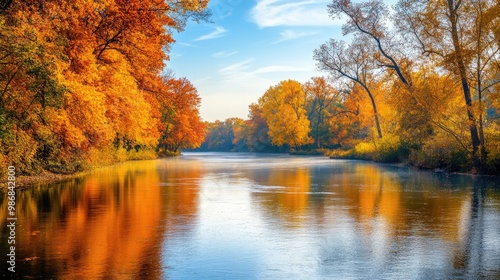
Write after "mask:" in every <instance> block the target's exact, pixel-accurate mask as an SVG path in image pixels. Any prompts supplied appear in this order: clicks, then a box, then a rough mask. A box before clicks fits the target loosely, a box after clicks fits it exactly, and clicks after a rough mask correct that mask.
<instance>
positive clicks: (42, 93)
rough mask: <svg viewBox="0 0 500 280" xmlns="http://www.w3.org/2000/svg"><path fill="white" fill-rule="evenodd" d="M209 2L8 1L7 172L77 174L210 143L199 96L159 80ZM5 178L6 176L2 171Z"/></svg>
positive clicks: (3, 113) (3, 89)
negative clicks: (180, 37) (178, 35)
mask: <svg viewBox="0 0 500 280" xmlns="http://www.w3.org/2000/svg"><path fill="white" fill-rule="evenodd" d="M207 2H208V1H203V0H200V1H175V2H173V1H164V0H145V1H139V0H129V1H122V0H110V1H93V0H90V1H89V0H76V1H62V0H28V1H8V2H6V5H5V6H4V7H2V10H1V13H0V166H3V167H5V166H7V165H14V166H15V167H16V169H17V170H19V171H20V172H21V173H24V174H33V173H38V172H41V171H43V170H49V171H52V172H58V173H73V172H77V171H80V170H83V169H85V168H86V167H88V166H92V165H100V164H104V163H112V162H116V161H122V160H127V159H136V158H150V157H155V156H156V151H155V150H156V149H158V144H161V145H160V147H159V148H160V149H161V150H162V151H163V150H165V149H172V151H173V152H176V151H177V150H178V149H179V148H185V147H196V146H199V145H200V144H201V142H202V141H203V135H204V131H205V129H204V124H203V123H201V121H200V118H199V114H198V107H199V103H200V100H199V97H198V95H197V92H196V89H195V88H194V87H193V86H192V85H191V83H189V81H187V80H185V79H173V78H169V77H166V76H165V75H162V70H163V69H164V67H165V61H166V60H168V50H169V46H170V45H171V44H172V43H173V42H174V40H173V38H172V31H173V30H178V31H180V30H182V29H183V27H184V25H185V22H186V20H188V19H189V18H193V19H195V20H201V19H204V18H206V17H207V16H208V13H207V10H206V5H207ZM3 167H2V170H6V168H3Z"/></svg>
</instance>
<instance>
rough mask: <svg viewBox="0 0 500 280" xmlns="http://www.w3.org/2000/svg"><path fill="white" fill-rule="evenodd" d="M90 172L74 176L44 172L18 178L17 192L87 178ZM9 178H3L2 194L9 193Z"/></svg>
mask: <svg viewBox="0 0 500 280" xmlns="http://www.w3.org/2000/svg"><path fill="white" fill-rule="evenodd" d="M89 172H90V171H86V172H79V173H74V174H56V173H51V172H43V173H41V174H39V175H31V176H26V175H23V176H16V180H15V182H16V190H25V189H28V188H30V187H33V186H38V185H45V184H51V183H56V182H60V181H64V180H70V179H75V178H79V177H82V176H85V175H87V174H88V173H89ZM7 190H8V189H7V178H2V181H0V193H6V192H7Z"/></svg>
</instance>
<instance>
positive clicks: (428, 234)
mask: <svg viewBox="0 0 500 280" xmlns="http://www.w3.org/2000/svg"><path fill="white" fill-rule="evenodd" d="M16 196H17V197H16V206H17V208H16V217H17V221H16V229H15V240H16V246H15V248H16V251H15V253H16V272H15V276H16V277H26V278H29V279H39V278H40V279H41V278H43V279H449V278H457V279H478V278H484V279H500V183H499V181H498V179H492V178H485V177H474V176H463V175H451V174H445V173H432V172H424V171H417V170H414V169H411V168H406V167H398V166H391V165H383V164H376V163H371V162H364V161H354V160H332V159H328V158H324V157H305V156H289V155H283V154H251V153H185V154H184V155H183V156H181V157H178V158H167V159H159V160H151V161H134V162H127V163H124V164H121V165H118V166H113V167H107V168H102V169H98V170H96V171H94V172H92V173H91V174H89V175H88V176H85V177H82V178H78V179H73V180H69V181H65V182H59V183H55V184H50V185H48V186H37V187H34V188H31V189H29V190H25V191H19V192H17V195H16ZM0 202H1V205H0V207H1V208H0V219H1V221H2V225H3V227H2V231H1V237H0V239H1V247H0V252H1V253H2V254H1V256H0V261H1V262H2V266H3V267H4V269H3V270H2V273H3V274H2V275H3V279H6V277H12V276H13V275H14V273H11V272H10V271H7V261H8V256H7V253H8V252H9V248H10V247H9V246H10V245H8V244H7V239H8V236H9V228H7V226H6V224H7V203H8V200H7V197H6V196H1V197H0Z"/></svg>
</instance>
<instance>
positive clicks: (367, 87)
mask: <svg viewBox="0 0 500 280" xmlns="http://www.w3.org/2000/svg"><path fill="white" fill-rule="evenodd" d="M372 54H373V51H372V50H371V48H370V44H367V42H366V40H363V38H362V37H356V38H355V39H354V41H353V42H352V43H351V44H350V45H348V46H346V43H345V42H344V41H337V40H335V39H330V41H329V42H328V43H325V44H323V45H321V46H320V48H319V49H316V50H315V51H314V59H315V60H316V61H317V66H318V68H319V69H320V70H324V71H328V72H329V73H330V74H331V75H332V76H333V78H334V79H339V78H346V79H349V80H351V81H352V82H355V83H357V84H358V85H360V86H361V87H362V88H363V89H364V91H365V92H366V94H368V96H369V98H370V101H371V106H372V109H373V119H374V122H375V127H376V129H377V135H378V137H379V138H382V129H381V127H380V118H379V112H378V110H377V102H376V101H375V96H374V94H373V92H372V90H371V86H372V85H371V84H373V83H374V75H375V69H376V66H375V64H374V61H373V60H372V58H371V56H372Z"/></svg>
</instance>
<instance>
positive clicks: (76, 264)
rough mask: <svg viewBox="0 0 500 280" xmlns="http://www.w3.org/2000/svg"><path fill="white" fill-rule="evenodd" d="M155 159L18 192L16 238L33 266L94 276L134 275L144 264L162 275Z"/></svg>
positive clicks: (152, 273) (59, 275) (67, 275)
mask: <svg viewBox="0 0 500 280" xmlns="http://www.w3.org/2000/svg"><path fill="white" fill-rule="evenodd" d="M154 164H155V163H154V162H152V161H151V162H141V164H140V165H137V164H135V165H134V163H131V164H124V165H121V166H119V167H114V168H112V169H109V170H108V169H104V170H103V171H101V172H96V173H95V174H93V176H92V177H91V178H88V179H83V180H81V181H80V182H79V183H77V182H69V183H67V185H65V186H64V187H58V186H54V187H53V188H48V189H43V190H37V191H36V192H35V191H32V192H22V193H20V196H22V197H20V201H22V205H24V207H23V208H22V209H20V210H19V212H18V221H19V224H23V226H24V228H26V229H27V231H22V232H19V235H18V240H19V244H23V246H22V250H25V251H26V255H27V257H29V258H32V259H31V260H30V264H31V265H32V266H33V269H35V271H40V270H39V268H38V265H42V266H44V265H45V264H46V263H47V262H50V268H45V269H53V273H55V275H54V277H56V278H63V279H64V278H67V279H75V278H79V277H80V278H81V277H84V278H86V279H99V278H108V277H109V278H117V277H119V276H120V275H122V276H123V275H125V276H126V277H131V278H136V277H139V276H141V273H142V272H143V271H142V270H143V269H145V268H147V270H148V273H150V275H149V276H151V277H153V278H161V276H160V275H159V274H156V273H160V271H161V268H160V259H159V258H160V253H159V250H160V248H161V246H158V245H159V244H161V243H162V241H161V240H160V239H161V236H162V235H161V233H162V231H163V229H161V221H162V215H164V213H165V212H162V209H161V194H160V191H161V189H160V184H159V178H158V174H157V173H156V171H155V168H154V166H152V165H154ZM63 185H64V184H63ZM25 203H27V204H25ZM43 263H45V264H43ZM26 265H28V264H26ZM117 273H119V274H117Z"/></svg>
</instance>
